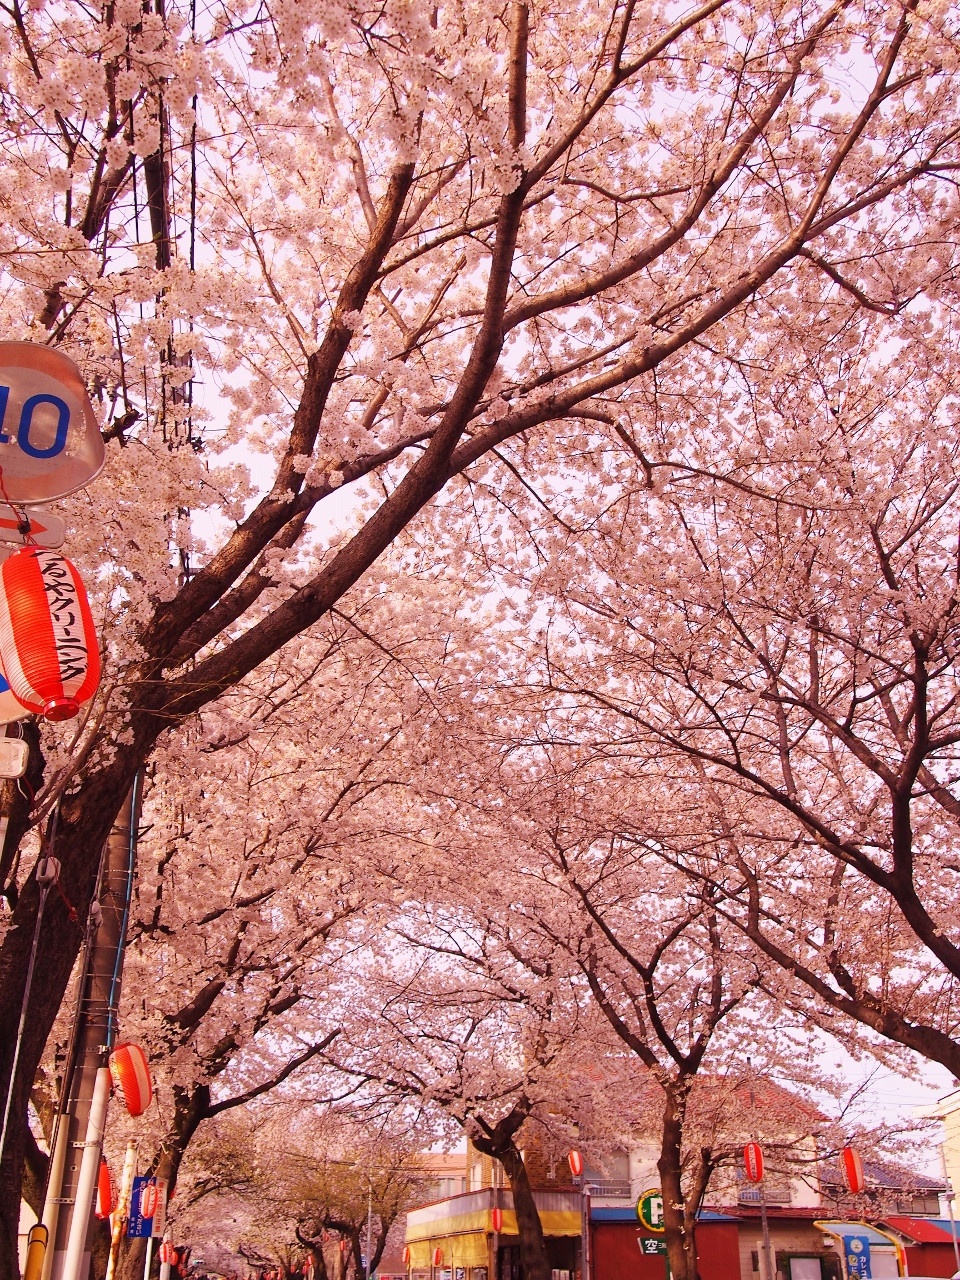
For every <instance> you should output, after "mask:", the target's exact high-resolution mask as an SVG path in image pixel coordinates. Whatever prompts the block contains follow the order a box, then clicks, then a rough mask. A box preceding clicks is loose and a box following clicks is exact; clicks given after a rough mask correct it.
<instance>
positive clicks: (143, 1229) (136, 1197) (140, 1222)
mask: <svg viewBox="0 0 960 1280" xmlns="http://www.w3.org/2000/svg"><path fill="white" fill-rule="evenodd" d="M156 1185H157V1180H156V1178H134V1180H133V1191H132V1193H131V1195H130V1217H129V1218H128V1219H127V1235H128V1236H152V1235H153V1218H145V1217H144V1216H143V1214H142V1213H141V1211H140V1200H141V1197H142V1195H143V1190H144V1188H145V1187H151V1186H153V1187H155V1186H156Z"/></svg>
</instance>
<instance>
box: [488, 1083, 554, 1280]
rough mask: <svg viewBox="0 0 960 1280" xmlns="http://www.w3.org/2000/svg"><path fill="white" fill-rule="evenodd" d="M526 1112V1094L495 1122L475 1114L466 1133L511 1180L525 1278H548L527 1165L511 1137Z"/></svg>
mask: <svg viewBox="0 0 960 1280" xmlns="http://www.w3.org/2000/svg"><path fill="white" fill-rule="evenodd" d="M529 1114H530V1103H529V1102H528V1101H527V1099H526V1098H521V1099H519V1101H518V1102H517V1103H516V1105H515V1106H514V1108H513V1110H512V1111H511V1112H510V1114H509V1115H506V1116H504V1118H503V1119H502V1120H500V1121H499V1122H498V1123H497V1124H495V1125H490V1124H487V1123H486V1122H485V1121H484V1120H482V1119H481V1118H480V1117H478V1116H474V1117H473V1118H472V1119H473V1123H472V1125H471V1127H470V1130H469V1133H470V1139H471V1141H472V1142H473V1145H474V1146H475V1147H476V1149H477V1150H478V1151H481V1152H482V1153H483V1154H484V1155H485V1156H492V1157H493V1159H494V1160H499V1162H500V1164H501V1165H502V1166H503V1171H504V1173H505V1174H506V1175H507V1178H508V1180H509V1182H510V1190H511V1191H512V1192H513V1207H514V1211H515V1213H516V1215H517V1230H518V1231H519V1233H520V1265H521V1266H522V1268H523V1276H524V1280H550V1261H549V1259H548V1258H547V1242H546V1240H545V1239H544V1235H543V1224H542V1223H541V1221H540V1214H539V1213H538V1212H537V1205H536V1201H535V1200H534V1198H533V1188H532V1187H531V1186H530V1179H529V1177H528V1176H527V1169H526V1165H525V1164H524V1163H523V1157H522V1156H521V1154H520V1151H519V1150H518V1148H517V1145H516V1143H515V1142H514V1137H515V1136H516V1134H517V1132H518V1130H519V1129H520V1127H521V1125H522V1124H523V1122H524V1121H525V1120H526V1118H527V1116H528V1115H529Z"/></svg>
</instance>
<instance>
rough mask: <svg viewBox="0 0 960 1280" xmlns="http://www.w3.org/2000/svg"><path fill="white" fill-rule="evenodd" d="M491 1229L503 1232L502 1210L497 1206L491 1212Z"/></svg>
mask: <svg viewBox="0 0 960 1280" xmlns="http://www.w3.org/2000/svg"><path fill="white" fill-rule="evenodd" d="M493 1229H494V1231H497V1232H500V1231H502V1230H503V1210H502V1209H501V1208H500V1207H499V1205H498V1206H497V1207H496V1208H495V1209H494V1211H493Z"/></svg>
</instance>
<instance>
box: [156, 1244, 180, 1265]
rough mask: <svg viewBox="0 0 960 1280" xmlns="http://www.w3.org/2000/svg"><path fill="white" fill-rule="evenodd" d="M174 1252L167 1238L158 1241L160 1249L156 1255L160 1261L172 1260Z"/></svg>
mask: <svg viewBox="0 0 960 1280" xmlns="http://www.w3.org/2000/svg"><path fill="white" fill-rule="evenodd" d="M175 1252H176V1251H175V1250H174V1247H173V1245H172V1244H171V1243H170V1241H169V1240H162V1241H161V1242H160V1249H159V1252H158V1253H157V1257H158V1258H159V1259H160V1261H161V1262H173V1259H174V1256H175Z"/></svg>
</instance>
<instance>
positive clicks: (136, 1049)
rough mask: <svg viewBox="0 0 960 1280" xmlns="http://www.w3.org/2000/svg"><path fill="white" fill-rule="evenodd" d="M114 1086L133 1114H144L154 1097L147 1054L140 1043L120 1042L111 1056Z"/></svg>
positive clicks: (110, 1062) (110, 1063)
mask: <svg viewBox="0 0 960 1280" xmlns="http://www.w3.org/2000/svg"><path fill="white" fill-rule="evenodd" d="M109 1065H110V1075H111V1076H112V1077H113V1087H114V1088H115V1089H116V1091H117V1093H118V1094H119V1095H120V1101H121V1102H122V1103H123V1105H124V1106H125V1107H126V1108H127V1111H128V1112H129V1113H130V1115H132V1116H140V1115H143V1113H144V1111H146V1109H147V1107H149V1105H150V1102H151V1100H152V1099H153V1085H152V1083H151V1081H150V1068H149V1067H148V1065H147V1055H146V1054H145V1053H144V1052H143V1050H142V1049H141V1048H140V1046H139V1045H138V1044H118V1045H117V1047H116V1049H114V1051H113V1053H111V1055H110V1058H109Z"/></svg>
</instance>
